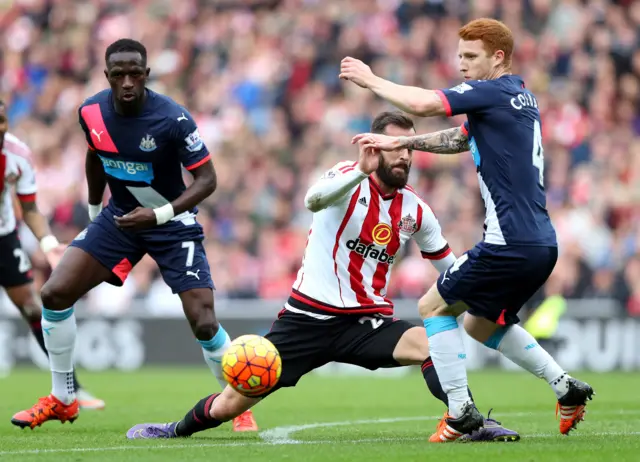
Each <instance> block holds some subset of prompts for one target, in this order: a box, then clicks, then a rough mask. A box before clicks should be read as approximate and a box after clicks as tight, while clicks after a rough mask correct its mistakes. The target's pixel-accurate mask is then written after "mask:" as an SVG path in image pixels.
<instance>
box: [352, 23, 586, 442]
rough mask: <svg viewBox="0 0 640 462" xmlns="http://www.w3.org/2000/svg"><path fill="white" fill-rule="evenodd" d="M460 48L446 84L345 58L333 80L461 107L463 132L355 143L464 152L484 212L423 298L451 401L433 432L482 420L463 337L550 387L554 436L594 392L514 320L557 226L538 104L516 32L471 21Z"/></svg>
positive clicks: (436, 106) (454, 111)
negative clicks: (455, 74)
mask: <svg viewBox="0 0 640 462" xmlns="http://www.w3.org/2000/svg"><path fill="white" fill-rule="evenodd" d="M459 36H460V40H459V44H458V56H459V58H460V72H461V73H462V76H463V77H464V80H465V82H464V83H462V84H460V85H458V86H456V87H454V88H450V89H446V90H424V89H421V88H416V87H405V86H401V85H396V84H394V83H392V82H389V81H387V80H384V79H381V78H380V77H377V76H376V75H374V74H373V72H371V69H370V68H369V66H367V65H366V64H364V63H363V62H362V61H359V60H357V59H353V58H345V59H344V60H343V61H342V64H341V74H340V77H341V78H343V79H346V80H350V81H352V82H354V83H356V84H357V85H359V86H361V87H364V88H369V89H370V90H372V91H373V92H374V93H375V94H377V95H378V96H380V97H382V98H384V99H386V100H387V101H389V102H391V103H393V104H394V105H395V106H397V107H399V108H401V109H403V110H404V111H407V112H410V113H412V114H416V115H420V116H424V117H432V116H445V115H446V116H455V115H459V114H466V115H467V122H465V123H464V124H463V126H461V127H459V128H453V129H450V130H445V131H442V132H438V133H434V134H429V135H422V136H410V137H401V138H395V137H386V136H381V135H379V134H363V135H359V136H357V137H355V138H354V142H362V141H363V140H364V141H365V143H366V146H368V147H371V148H376V149H391V150H396V149H400V148H402V147H404V148H409V149H420V150H423V151H431V152H436V153H440V154H455V153H459V152H466V151H471V154H472V157H473V161H474V163H475V165H476V170H477V172H478V183H479V185H480V193H481V195H482V198H483V199H484V203H485V208H486V218H485V223H484V239H483V241H482V242H480V243H478V244H477V245H476V246H475V247H474V248H473V249H471V250H469V251H468V252H467V253H465V254H463V255H462V256H461V257H460V258H459V259H458V260H457V261H456V262H455V263H453V264H452V265H451V267H450V268H448V269H447V270H446V271H445V272H444V274H443V275H442V277H441V278H439V279H438V281H437V282H436V283H435V284H434V285H433V286H432V287H431V289H430V290H429V292H427V294H426V295H425V296H424V297H423V298H422V299H421V300H420V302H419V305H418V308H419V312H420V315H421V317H422V319H423V320H424V326H425V328H426V331H427V336H428V337H429V346H430V350H431V357H432V359H433V364H434V366H435V367H436V369H437V370H438V374H439V376H440V379H441V383H442V387H443V389H444V390H445V391H446V393H447V396H448V397H449V415H447V416H445V418H444V419H443V420H442V422H441V426H440V428H439V433H440V434H442V435H444V434H445V433H446V434H448V435H454V437H453V438H449V439H450V440H455V439H457V438H459V437H460V436H462V434H463V433H466V432H467V431H468V429H469V428H475V427H479V426H481V425H482V423H483V419H482V416H481V415H480V414H479V412H478V410H477V409H476V407H475V405H474V403H473V401H472V400H471V398H470V396H469V394H468V391H467V374H466V368H465V361H464V358H465V357H466V355H465V352H464V344H463V342H462V336H461V335H460V332H459V330H458V323H457V316H458V315H460V314H461V313H463V312H466V315H465V317H464V327H465V330H466V331H467V333H469V335H470V336H471V337H473V338H474V339H476V340H477V341H479V342H482V343H484V344H485V345H486V346H488V347H489V348H493V349H495V350H497V351H500V352H501V353H502V354H503V355H504V356H506V357H507V358H509V359H510V360H511V361H513V362H514V363H516V364H518V365H519V366H521V367H522V368H523V369H525V370H527V371H529V372H531V373H532V374H534V375H535V376H536V377H539V378H542V379H544V380H545V381H546V382H547V383H549V385H550V386H551V388H552V390H553V392H554V393H555V395H556V398H557V410H558V411H559V412H560V416H561V419H560V432H561V433H562V434H568V433H569V432H570V431H571V430H572V429H573V428H575V427H576V425H577V424H578V423H579V422H580V421H582V420H584V415H585V407H586V404H587V400H589V399H591V398H592V396H593V394H594V391H593V389H592V388H591V386H589V385H588V384H586V383H584V382H581V381H579V380H577V379H575V378H573V377H571V376H570V375H569V374H567V372H565V371H564V369H563V368H562V367H560V366H559V365H558V363H556V361H555V360H554V359H553V358H552V357H551V356H550V355H549V354H548V353H547V352H546V351H545V350H544V349H543V348H541V347H540V345H539V344H538V343H537V342H536V340H535V339H534V338H533V337H532V336H531V335H530V334H529V333H528V332H527V331H526V330H524V329H523V328H521V327H520V326H518V325H517V323H518V322H519V318H518V311H520V309H521V307H522V305H524V304H525V303H526V302H527V300H528V299H529V298H531V296H532V295H533V294H534V293H535V292H536V291H537V290H538V289H539V288H540V287H541V286H542V285H543V284H544V283H545V282H546V280H547V278H548V277H549V275H550V274H551V272H552V271H553V268H554V266H555V263H556V260H557V258H558V245H557V241H556V233H555V229H554V228H553V225H552V224H551V220H550V218H549V214H548V212H547V209H546V194H545V189H544V155H543V149H542V136H541V128H540V111H539V110H538V102H537V100H536V98H535V96H534V95H533V93H531V92H530V91H529V90H528V89H527V88H526V87H525V84H524V81H523V80H522V78H521V77H519V76H517V75H513V74H512V72H511V58H512V54H513V35H512V33H511V30H509V28H508V27H507V26H505V25H504V24H503V23H501V22H499V21H496V20H494V19H477V20H474V21H471V22H470V23H468V24H467V25H465V26H464V27H463V28H461V29H460V31H459Z"/></svg>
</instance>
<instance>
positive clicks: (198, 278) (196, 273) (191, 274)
mask: <svg viewBox="0 0 640 462" xmlns="http://www.w3.org/2000/svg"><path fill="white" fill-rule="evenodd" d="M199 272H200V270H198V271H196V272H195V273H194V272H193V271H187V276H193V277H194V278H196V279H197V280H198V281H199V280H200V276H198V273H199Z"/></svg>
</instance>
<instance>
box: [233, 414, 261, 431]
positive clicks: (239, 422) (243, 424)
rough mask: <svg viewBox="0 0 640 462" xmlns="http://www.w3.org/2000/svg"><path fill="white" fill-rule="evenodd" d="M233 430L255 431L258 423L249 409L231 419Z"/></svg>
mask: <svg viewBox="0 0 640 462" xmlns="http://www.w3.org/2000/svg"><path fill="white" fill-rule="evenodd" d="M233 431H234V432H257V431H258V424H257V423H256V419H254V418H253V412H251V410H248V411H245V412H243V413H242V414H240V415H239V416H238V417H236V418H235V419H233Z"/></svg>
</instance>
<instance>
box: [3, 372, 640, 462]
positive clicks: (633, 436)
mask: <svg viewBox="0 0 640 462" xmlns="http://www.w3.org/2000/svg"><path fill="white" fill-rule="evenodd" d="M576 375H578V376H579V377H580V378H583V379H585V380H587V381H589V382H590V383H591V384H592V385H593V386H594V388H595V389H596V392H597V396H596V397H595V399H594V401H593V402H591V403H590V404H589V406H588V407H587V409H588V415H587V420H586V421H585V422H583V423H582V424H581V426H580V427H579V429H578V430H577V431H575V432H574V433H573V434H572V435H571V436H569V437H563V436H561V435H560V434H559V433H558V423H557V421H556V418H555V399H554V396H553V393H552V392H551V391H550V389H549V388H548V387H547V386H546V385H545V384H544V383H543V382H542V381H539V380H536V379H534V378H532V377H530V376H528V375H526V374H522V373H508V372H498V371H484V372H479V373H471V374H470V377H469V380H470V385H471V388H472V390H473V393H474V395H475V399H476V402H477V403H478V406H479V408H480V410H481V411H483V412H485V413H486V411H487V410H488V409H489V408H490V407H493V408H494V413H493V415H495V417H496V418H498V419H499V420H502V422H503V423H504V424H505V425H506V426H508V427H510V428H513V429H516V430H518V431H519V432H520V433H521V435H522V441H520V442H519V443H483V444H461V443H454V444H443V445H439V444H429V443H428V442H427V438H428V436H429V435H430V434H431V433H432V431H433V430H434V429H435V426H436V423H437V418H438V417H439V416H441V415H442V412H443V406H442V404H441V403H440V402H438V401H436V400H435V399H434V398H433V397H431V395H430V394H429V392H428V390H427V388H426V386H425V384H424V382H423V380H422V377H421V376H420V374H419V371H416V373H415V374H412V375H409V376H406V377H402V378H397V377H379V376H378V377H373V378H371V377H344V376H341V377H326V376H317V375H310V376H308V377H305V378H303V379H302V380H301V382H300V383H299V384H298V386H297V387H296V388H294V389H286V390H281V391H280V392H278V393H276V394H275V395H273V396H271V397H269V399H267V400H265V401H264V402H263V403H261V404H260V405H258V406H257V407H256V408H255V409H254V410H255V415H256V419H257V420H258V424H259V425H260V429H261V431H260V433H258V434H255V433H253V434H246V433H245V434H236V433H233V432H232V431H231V429H230V426H229V425H225V426H223V427H221V428H218V429H215V430H210V431H208V432H204V433H201V434H198V435H196V436H194V437H192V438H188V439H177V440H153V441H135V442H132V441H128V440H127V439H126V438H125V432H126V431H127V429H128V428H129V427H130V426H132V425H133V424H136V423H140V422H165V421H170V420H177V419H179V418H181V417H182V416H183V415H184V413H185V412H186V411H187V410H188V409H189V408H190V407H191V406H192V405H193V404H194V403H195V402H196V401H197V400H198V399H200V398H201V397H202V396H204V395H205V394H208V393H211V392H215V391H217V388H218V386H217V384H216V383H215V380H214V379H213V377H212V376H211V374H210V373H209V372H208V370H207V369H206V368H205V367H204V366H203V367H202V368H200V369H145V370H142V371H138V372H132V373H126V372H103V373H89V372H86V371H81V376H80V377H81V379H82V381H83V382H84V383H85V384H86V386H87V387H88V388H90V389H91V391H93V392H95V393H96V394H98V395H99V396H100V397H103V398H104V399H105V400H106V401H107V409H106V410H104V411H86V412H83V413H82V414H81V416H80V418H79V419H78V420H77V421H76V422H75V423H74V424H73V425H69V424H65V425H61V424H60V423H59V422H49V423H47V424H45V425H43V426H42V427H40V428H37V429H36V430H34V431H31V430H29V429H27V430H20V429H18V428H17V427H13V426H12V425H11V423H10V422H9V420H10V419H11V416H12V415H13V413H14V412H16V411H18V410H20V409H23V408H25V407H28V406H30V405H31V404H33V402H34V400H35V399H36V398H38V397H39V396H42V395H44V394H47V392H48V390H49V377H48V374H47V373H46V372H43V371H36V370H29V369H27V370H25V369H21V370H17V371H14V372H13V373H12V374H11V375H10V376H9V377H8V378H5V379H0V390H1V394H0V396H1V397H2V399H0V410H1V411H2V413H1V419H2V420H0V461H2V462H4V461H13V460H19V461H54V460H55V461H106V460H109V461H111V460H113V461H154V462H160V461H176V460H178V461H190V462H193V461H207V462H211V461H229V462H235V461H238V462H248V461H252V462H255V461H300V462H307V461H309V462H315V461H317V462H337V461H349V462H361V461H362V462H365V461H366V462H370V461H385V462H393V461H427V460H447V461H458V460H460V461H469V460H471V461H473V462H481V461H491V462H500V461H509V462H522V461H525V462H528V461H563V462H566V461H568V460H579V461H581V462H586V461H598V462H602V461H608V460H610V461H616V462H623V461H639V460H640V425H639V424H640V400H639V399H638V396H639V391H640V374H631V373H629V374H623V373H616V374H576Z"/></svg>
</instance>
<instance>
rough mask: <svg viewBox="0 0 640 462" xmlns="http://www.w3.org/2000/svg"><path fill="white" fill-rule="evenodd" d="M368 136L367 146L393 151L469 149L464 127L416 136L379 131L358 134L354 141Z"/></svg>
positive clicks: (448, 151)
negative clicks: (378, 132) (383, 133)
mask: <svg viewBox="0 0 640 462" xmlns="http://www.w3.org/2000/svg"><path fill="white" fill-rule="evenodd" d="M363 138H366V139H367V140H368V141H367V143H366V144H365V147H372V148H376V149H381V150H383V151H393V150H395V149H401V148H408V149H413V150H417V151H426V152H433V153H435V154H457V153H459V152H465V151H468V150H469V138H468V136H467V133H465V131H464V130H463V129H462V127H455V128H449V129H447V130H441V131H439V132H434V133H427V134H425V135H414V136H388V135H381V134H377V133H363V134H361V135H356V136H355V137H354V138H353V141H352V143H355V142H358V141H359V140H361V139H363Z"/></svg>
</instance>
